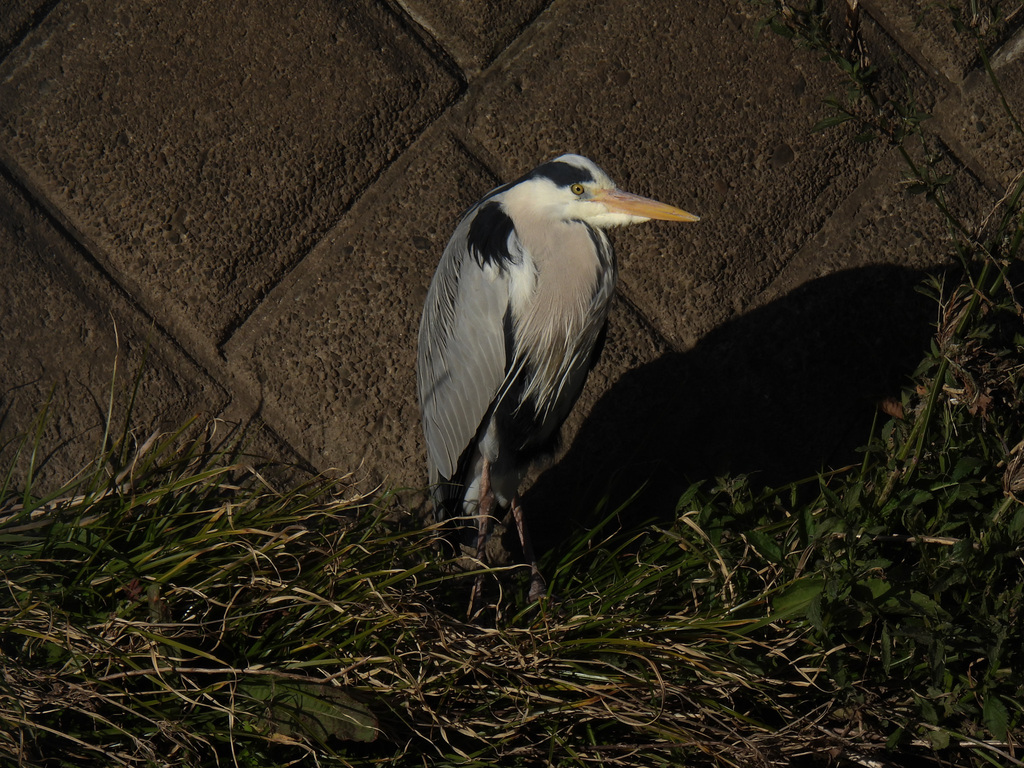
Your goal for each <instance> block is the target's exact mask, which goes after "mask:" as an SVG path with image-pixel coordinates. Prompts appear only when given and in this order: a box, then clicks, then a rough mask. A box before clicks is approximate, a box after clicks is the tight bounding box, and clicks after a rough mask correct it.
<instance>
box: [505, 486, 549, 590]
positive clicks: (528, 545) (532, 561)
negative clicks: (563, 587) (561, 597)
mask: <svg viewBox="0 0 1024 768" xmlns="http://www.w3.org/2000/svg"><path fill="white" fill-rule="evenodd" d="M512 517H514V518H515V521H516V530H517V531H519V542H520V543H521V544H522V545H523V558H524V559H525V560H526V563H527V565H529V566H530V594H529V598H530V602H531V603H534V602H536V601H538V600H540V599H541V598H542V597H543V596H544V593H546V592H547V591H548V585H547V584H546V583H545V582H544V577H543V576H541V573H540V568H538V567H537V557H536V556H535V555H534V554H533V542H532V541H531V540H530V533H529V531H527V530H526V519H525V518H524V517H523V508H522V506H521V505H520V504H519V496H518V494H517V495H515V496H513V497H512Z"/></svg>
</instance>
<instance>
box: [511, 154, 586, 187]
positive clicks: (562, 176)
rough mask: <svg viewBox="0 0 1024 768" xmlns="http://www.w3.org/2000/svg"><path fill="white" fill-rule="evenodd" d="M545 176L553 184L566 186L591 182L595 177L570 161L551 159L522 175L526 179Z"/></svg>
mask: <svg viewBox="0 0 1024 768" xmlns="http://www.w3.org/2000/svg"><path fill="white" fill-rule="evenodd" d="M539 177H542V178H546V179H551V181H553V182H554V183H555V184H557V185H558V186H560V187H568V186H571V185H573V184H593V183H594V182H595V181H597V179H595V178H594V176H593V174H591V172H590V171H588V170H587V169H586V168H580V167H579V166H576V165H572V164H570V163H563V162H558V161H554V160H553V161H551V162H550V163H544V165H539V166H537V167H536V168H534V169H533V170H532V171H531V172H530V173H528V174H527V175H526V176H524V177H523V180H524V181H525V180H526V179H535V178H539Z"/></svg>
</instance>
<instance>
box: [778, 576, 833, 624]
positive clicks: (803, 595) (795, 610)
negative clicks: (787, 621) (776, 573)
mask: <svg viewBox="0 0 1024 768" xmlns="http://www.w3.org/2000/svg"><path fill="white" fill-rule="evenodd" d="M824 587H825V580H824V579H819V578H806V579H799V580H798V581H794V582H793V583H791V584H790V585H789V586H788V587H786V588H785V589H784V590H783V591H782V592H781V593H779V594H778V595H776V596H775V599H774V600H772V610H773V611H774V612H775V615H776V616H777V617H780V618H782V617H789V616H797V615H803V614H805V613H806V611H807V609H808V607H809V606H810V604H811V601H812V600H814V598H816V597H817V596H818V595H820V594H821V591H822V589H824Z"/></svg>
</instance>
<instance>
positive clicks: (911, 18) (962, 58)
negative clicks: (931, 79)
mask: <svg viewBox="0 0 1024 768" xmlns="http://www.w3.org/2000/svg"><path fill="white" fill-rule="evenodd" d="M861 5H862V6H863V7H865V8H867V9H868V12H869V13H870V14H871V15H872V16H873V17H874V18H875V19H877V20H878V21H879V22H880V23H881V24H882V26H884V27H885V28H886V30H887V31H888V32H889V34H890V35H891V36H892V37H894V38H895V39H897V40H899V41H900V44H901V46H902V47H903V49H904V50H906V51H907V53H909V54H910V55H911V56H913V57H914V58H915V59H916V60H917V62H918V63H919V64H920V65H921V67H923V68H924V69H925V70H926V71H927V72H928V73H929V74H930V75H932V76H937V77H943V78H945V79H946V80H947V81H948V82H949V83H951V84H953V85H958V84H960V83H961V82H962V81H963V80H964V78H965V77H967V75H968V74H969V73H970V71H971V70H972V69H973V68H974V67H976V66H977V64H978V61H979V59H978V45H977V41H976V37H975V34H978V35H981V36H983V37H986V38H987V39H988V40H991V41H998V40H1000V39H1002V38H1003V37H1005V36H1006V35H1007V34H1008V33H1009V31H1011V30H1012V29H1013V27H1014V26H1016V25H1019V24H1020V22H1021V11H1022V10H1024V2H1021V1H1020V0H1010V1H1009V2H1006V1H1004V2H1001V3H997V4H994V5H997V6H998V10H999V16H998V17H996V18H993V17H992V15H991V12H992V9H991V8H990V7H988V4H981V6H980V7H979V10H978V12H977V13H975V14H972V13H971V10H970V8H968V7H967V5H968V4H966V3H965V4H963V7H962V8H960V9H959V11H960V12H961V13H962V14H963V18H962V19H961V21H962V23H963V24H965V25H967V26H965V27H963V28H960V29H958V28H957V26H956V25H955V24H954V17H953V14H952V13H951V11H956V10H958V9H957V8H956V5H955V4H952V3H935V2H932V0H861ZM972 30H973V31H972Z"/></svg>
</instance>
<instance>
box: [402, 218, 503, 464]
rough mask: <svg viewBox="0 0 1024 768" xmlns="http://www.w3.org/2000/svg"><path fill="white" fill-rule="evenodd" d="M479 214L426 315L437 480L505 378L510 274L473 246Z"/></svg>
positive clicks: (423, 379)
mask: <svg viewBox="0 0 1024 768" xmlns="http://www.w3.org/2000/svg"><path fill="white" fill-rule="evenodd" d="M472 218H473V216H472V215H468V216H466V217H465V218H464V219H463V220H462V222H460V224H459V226H458V227H457V228H456V230H455V234H454V235H453V236H452V239H451V241H449V243H448V246H447V247H446V248H445V250H444V255H442V257H441V263H440V264H439V265H438V268H437V272H436V273H435V274H434V279H433V281H432V282H431V284H430V291H429V292H428V293H427V301H426V305H425V306H424V308H423V318H422V320H421V322H420V334H419V354H418V357H417V378H418V384H419V400H420V412H421V414H422V416H423V432H424V435H425V437H426V442H427V459H428V466H429V469H430V482H431V483H436V482H438V480H439V479H440V478H444V479H447V480H450V479H452V477H453V475H454V474H455V471H456V468H457V466H458V462H459V457H460V456H461V455H462V452H463V451H464V450H465V449H466V448H467V447H468V446H469V444H470V442H471V441H472V440H473V438H474V437H475V436H476V433H477V430H478V429H479V427H480V423H481V422H482V421H483V418H484V416H485V415H486V414H487V410H488V409H489V408H490V406H491V402H492V401H493V399H494V397H495V395H496V393H497V392H498V389H499V388H500V387H501V385H502V382H503V381H504V379H505V333H504V319H505V312H506V310H507V308H508V303H509V275H508V272H507V271H506V270H503V269H500V268H499V267H497V266H496V265H495V264H494V263H493V262H487V261H483V263H482V264H481V261H478V260H477V259H475V258H473V256H472V255H471V254H470V252H469V247H468V245H467V243H468V237H467V236H468V233H469V225H470V222H471V220H472Z"/></svg>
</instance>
